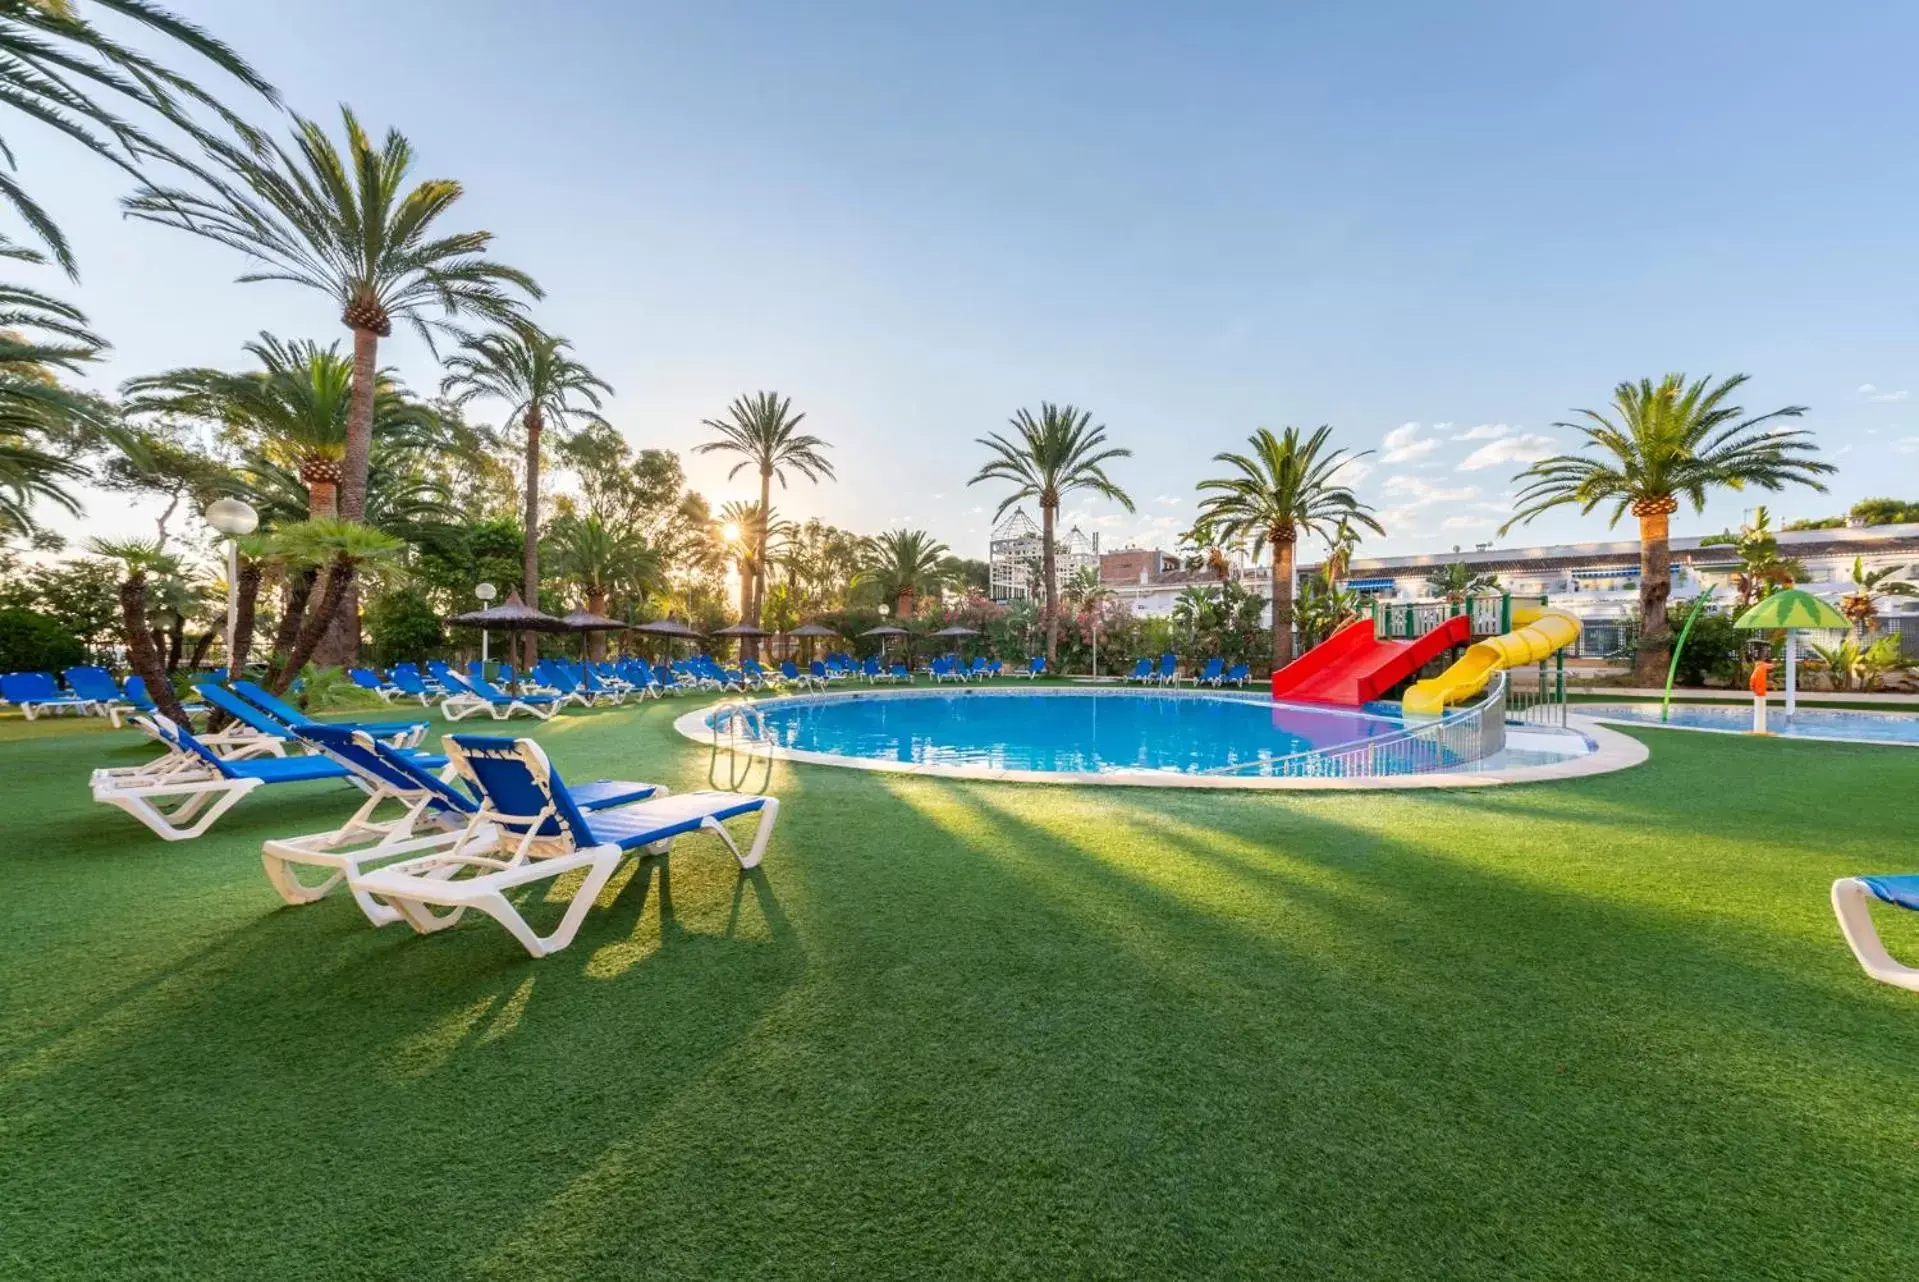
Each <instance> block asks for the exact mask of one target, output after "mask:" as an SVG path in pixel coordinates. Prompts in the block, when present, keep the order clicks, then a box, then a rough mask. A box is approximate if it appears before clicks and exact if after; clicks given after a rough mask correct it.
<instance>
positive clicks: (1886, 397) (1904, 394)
mask: <svg viewBox="0 0 1919 1282" xmlns="http://www.w3.org/2000/svg"><path fill="white" fill-rule="evenodd" d="M1859 394H1860V395H1861V396H1863V397H1865V398H1866V399H1867V400H1869V401H1873V402H1875V403H1877V404H1880V405H1896V404H1898V403H1899V402H1900V401H1904V400H1909V399H1911V397H1912V393H1911V392H1909V391H1907V390H1905V389H1904V388H1900V389H1899V390H1898V391H1896V392H1882V391H1880V390H1879V389H1878V388H1877V387H1874V386H1873V385H1872V384H1871V383H1861V384H1859Z"/></svg>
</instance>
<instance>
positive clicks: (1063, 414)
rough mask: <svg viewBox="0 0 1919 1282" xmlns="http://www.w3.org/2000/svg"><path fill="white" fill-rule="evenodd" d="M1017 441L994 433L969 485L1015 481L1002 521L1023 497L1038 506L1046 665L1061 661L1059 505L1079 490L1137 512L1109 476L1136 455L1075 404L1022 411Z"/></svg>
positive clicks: (1015, 419)
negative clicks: (1117, 463)
mask: <svg viewBox="0 0 1919 1282" xmlns="http://www.w3.org/2000/svg"><path fill="white" fill-rule="evenodd" d="M1010 422H1011V424H1012V427H1013V432H1014V437H1015V439H1011V440H1009V439H1008V438H1006V437H1004V436H1002V435H1000V434H999V433H998V432H993V433H991V434H989V435H987V436H984V437H982V438H980V441H979V443H980V444H981V445H984V446H985V447H986V448H987V449H988V450H990V451H991V452H992V455H993V457H992V460H991V461H990V462H988V463H987V464H986V466H985V467H982V468H981V469H980V470H979V471H978V473H976V474H975V475H974V477H973V479H972V480H970V481H968V482H967V484H968V485H978V484H979V483H980V482H981V481H987V480H996V481H1010V482H1011V483H1012V485H1013V487H1014V488H1013V492H1012V493H1011V494H1009V495H1008V496H1007V497H1006V499H1005V500H1004V501H1003V502H1001V503H1000V505H999V508H998V509H997V510H996V511H995V512H994V513H993V519H994V520H996V521H997V520H998V519H999V518H1000V517H1002V516H1004V515H1005V514H1006V509H1007V508H1009V507H1012V506H1013V505H1014V504H1015V503H1018V502H1019V501H1020V500H1022V499H1035V500H1037V501H1038V502H1039V513H1040V539H1041V547H1040V578H1041V580H1042V581H1043V582H1044V584H1045V588H1046V663H1047V666H1049V667H1052V666H1055V665H1057V663H1058V662H1059V560H1058V551H1059V549H1058V548H1057V547H1055V546H1054V541H1053V529H1054V527H1055V526H1056V525H1057V524H1058V522H1059V506H1060V502H1061V500H1063V499H1064V498H1065V497H1066V496H1067V495H1068V494H1071V493H1072V492H1073V491H1075V490H1091V491H1092V492H1093V493H1095V494H1098V495H1100V496H1102V497H1103V498H1108V499H1111V500H1112V501H1113V502H1115V503H1117V504H1119V505H1120V506H1121V507H1123V508H1125V509H1126V510H1127V511H1128V512H1131V511H1132V510H1133V499H1132V496H1131V495H1129V494H1127V493H1126V491H1125V490H1123V489H1121V488H1120V487H1119V486H1118V485H1116V484H1115V483H1114V482H1113V480H1112V478H1111V477H1109V476H1107V475H1106V464H1108V463H1110V462H1112V461H1113V460H1114V459H1121V458H1131V457H1132V456H1133V452H1132V451H1131V450H1128V449H1120V448H1117V447H1111V446H1108V445H1107V443H1106V427H1105V425H1104V424H1101V425H1099V426H1097V427H1096V426H1094V425H1093V416H1092V415H1091V414H1090V413H1088V412H1087V411H1085V410H1083V409H1079V408H1077V407H1075V406H1072V405H1054V404H1052V403H1051V402H1050V401H1041V402H1040V407H1039V416H1038V417H1037V418H1036V417H1034V416H1033V414H1032V413H1031V411H1028V410H1024V409H1022V410H1020V411H1018V412H1017V413H1015V414H1014V415H1013V417H1012V419H1011V420H1010Z"/></svg>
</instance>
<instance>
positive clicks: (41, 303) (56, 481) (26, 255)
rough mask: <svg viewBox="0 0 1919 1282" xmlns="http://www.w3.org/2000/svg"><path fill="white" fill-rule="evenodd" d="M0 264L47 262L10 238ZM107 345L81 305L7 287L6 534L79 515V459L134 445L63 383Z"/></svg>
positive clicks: (2, 356)
mask: <svg viewBox="0 0 1919 1282" xmlns="http://www.w3.org/2000/svg"><path fill="white" fill-rule="evenodd" d="M4 26H5V20H4V19H0V30H4ZM4 80H5V76H4V74H0V83H3V82H4ZM3 187H4V184H0V188H3ZM0 259H12V260H14V261H16V262H29V263H36V262H40V261H42V260H41V257H40V255H39V254H37V253H35V252H34V251H32V250H28V249H22V248H20V247H19V246H17V245H13V244H10V243H8V242H7V241H6V240H5V239H4V238H0ZM34 331H39V335H38V336H36V335H35V333H34ZM105 347H106V341H105V340H104V339H102V338H100V337H98V336H97V335H95V334H94V333H92V332H91V331H90V330H88V329H87V318H86V316H85V314H83V313H82V312H81V311H80V310H79V309H78V308H77V307H74V306H72V305H71V304H68V303H63V302H61V301H59V300H58V299H55V298H50V297H48V296H47V295H45V294H41V293H38V292H37V291H34V290H31V289H27V288H25V287H24V286H19V285H5V284H0V535H7V534H31V533H33V532H34V530H35V529H36V528H38V527H37V524H36V522H35V521H34V519H33V508H34V505H35V504H36V503H37V502H40V501H42V500H45V501H47V502H50V503H53V504H54V505H56V506H58V507H60V508H62V509H64V510H65V511H67V512H68V513H76V514H77V513H78V512H79V511H80V502H79V499H78V498H76V497H75V496H74V495H73V493H72V492H71V491H70V490H68V488H67V484H68V483H69V482H72V481H78V480H82V479H84V478H85V477H86V476H87V469H86V468H85V467H84V466H82V465H81V464H79V463H77V462H75V461H74V458H73V455H75V454H76V453H79V452H81V450H83V449H84V448H86V447H87V446H88V445H91V444H92V443H94V442H96V441H98V440H100V439H102V438H106V439H111V440H113V441H114V442H115V443H116V444H119V445H121V446H122V447H123V448H130V447H131V441H130V438H128V437H126V435H125V434H124V433H122V432H121V431H120V430H119V426H118V424H117V422H116V421H115V419H114V417H113V415H112V412H111V410H110V409H109V408H108V407H107V406H105V405H104V404H102V403H101V402H100V401H98V400H95V399H94V398H92V397H89V396H86V395H84V394H82V393H79V392H76V391H74V390H72V389H71V388H68V387H66V386H64V385H62V384H61V382H60V381H59V376H60V375H61V374H76V375H77V374H80V373H82V372H83V367H84V366H85V365H87V364H89V363H91V362H93V361H95V360H98V359H99V357H100V353H101V351H102V350H103V349H104V348H105Z"/></svg>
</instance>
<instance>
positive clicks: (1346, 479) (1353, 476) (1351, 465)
mask: <svg viewBox="0 0 1919 1282" xmlns="http://www.w3.org/2000/svg"><path fill="white" fill-rule="evenodd" d="M1372 474H1373V465H1372V464H1371V463H1368V462H1367V461H1366V460H1365V459H1363V458H1350V457H1349V458H1347V459H1345V460H1344V461H1343V462H1341V463H1340V465H1339V466H1338V467H1336V468H1334V469H1333V474H1332V480H1334V481H1335V482H1337V483H1338V484H1340V485H1358V484H1359V483H1360V482H1361V481H1363V480H1365V479H1366V478H1367V477H1369V476H1371V475H1372Z"/></svg>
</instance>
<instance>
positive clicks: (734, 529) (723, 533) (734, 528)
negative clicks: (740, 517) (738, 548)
mask: <svg viewBox="0 0 1919 1282" xmlns="http://www.w3.org/2000/svg"><path fill="white" fill-rule="evenodd" d="M720 537H721V538H723V539H725V540H726V541H727V542H728V543H738V542H739V541H740V523H739V522H738V521H728V522H727V523H726V524H725V525H722V526H721V527H720Z"/></svg>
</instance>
